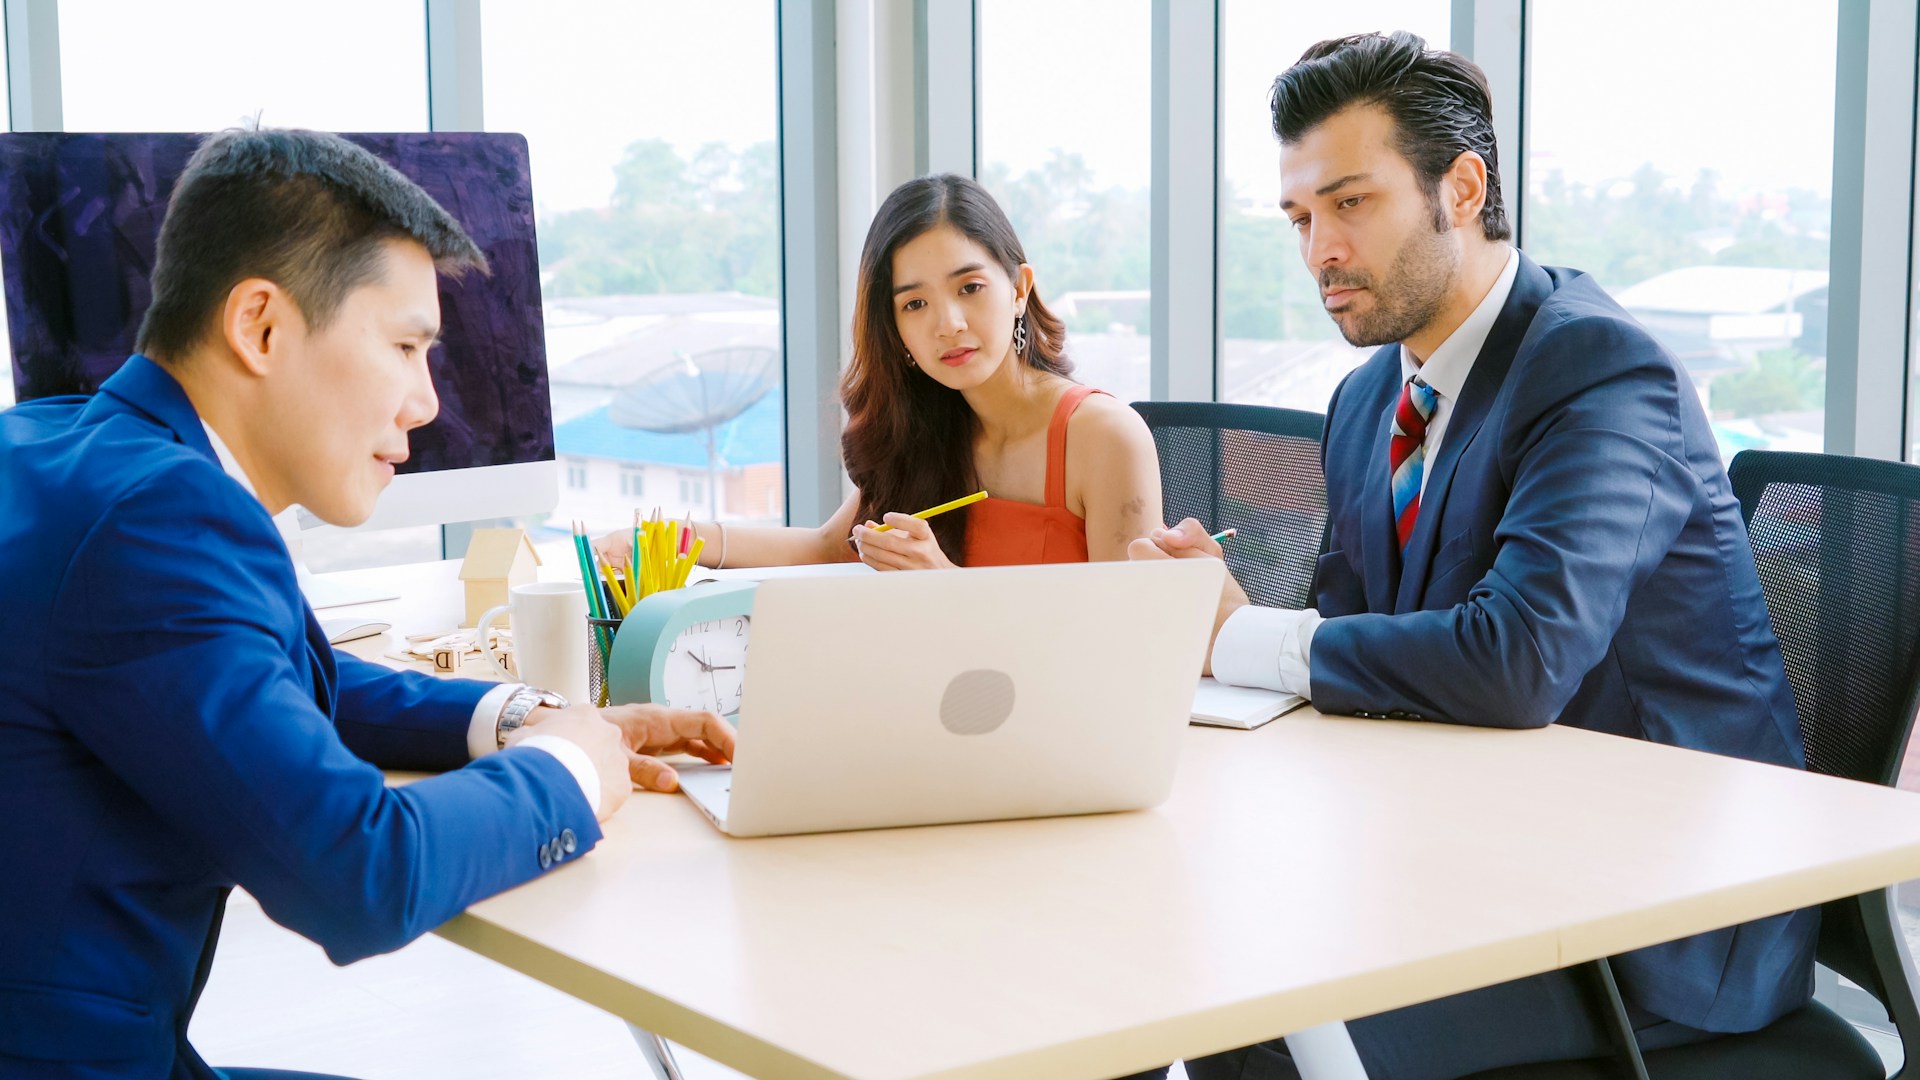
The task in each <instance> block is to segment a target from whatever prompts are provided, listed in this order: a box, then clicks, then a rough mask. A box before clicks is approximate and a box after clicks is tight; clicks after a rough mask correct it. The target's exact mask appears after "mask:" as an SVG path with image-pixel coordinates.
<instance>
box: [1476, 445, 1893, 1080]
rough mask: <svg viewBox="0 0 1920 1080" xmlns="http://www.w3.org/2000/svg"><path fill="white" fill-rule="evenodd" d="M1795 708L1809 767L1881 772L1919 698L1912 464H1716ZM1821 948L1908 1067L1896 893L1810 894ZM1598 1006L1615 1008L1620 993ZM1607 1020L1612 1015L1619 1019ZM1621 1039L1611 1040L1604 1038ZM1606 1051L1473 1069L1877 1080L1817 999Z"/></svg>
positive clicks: (1504, 1075)
mask: <svg viewBox="0 0 1920 1080" xmlns="http://www.w3.org/2000/svg"><path fill="white" fill-rule="evenodd" d="M1727 472H1728V475H1729V476H1730V477H1731V478H1732V480H1733V492H1734V495H1735V496H1736V497H1737V498H1738V499H1739V500H1740V512H1741V516H1743V517H1744V518H1746V521H1747V532H1748V535H1749V537H1750V538H1751V540H1752V543H1753V555H1754V563H1755V565H1756V566H1758V567H1759V570H1760V583H1761V586H1762V587H1763V588H1764V589H1765V590H1766V594H1767V611H1768V613H1769V614H1771V615H1772V617H1773V630H1774V633H1775V634H1776V635H1777V636H1778V637H1779V638H1780V652H1781V654H1782V655H1783V656H1784V658H1785V660H1786V666H1787V680H1788V682H1790V683H1791V684H1792V685H1793V697H1794V702H1795V704H1796V705H1797V706H1798V707H1799V712H1800V733H1801V737H1802V738H1803V739H1804V740H1805V742H1806V747H1807V768H1808V769H1811V770H1812V771H1814V772H1819V773H1826V774H1828V775H1830V776H1842V777H1846V778H1848V779H1851V780H1862V781H1866V782H1868V783H1874V784H1887V785H1892V784H1893V783H1894V782H1895V781H1896V780H1898V779H1899V776H1900V762H1901V759H1902V757H1904V756H1905V754H1906V750H1907V739H1908V736H1909V735H1910V734H1911V732H1912V730H1913V722H1914V713H1915V710H1916V709H1920V467H1916V466H1912V465H1904V464H1901V463H1899V462H1892V461H1875V460H1871V459H1866V458H1852V457H1839V456H1832V455H1826V454H1789V453H1779V452H1774V451H1759V450H1749V451H1746V452H1745V453H1742V454H1740V455H1738V456H1737V457H1735V458H1734V459H1733V465H1732V467H1731V468H1729V469H1728V470H1727ZM1820 920H1821V921H1820V944H1819V959H1820V962H1821V963H1822V964H1825V965H1826V966H1827V967H1829V968H1832V969H1833V970H1834V971H1837V972H1839V973H1840V974H1841V975H1844V976H1845V977H1846V978H1848V979H1850V980H1852V981H1853V982H1854V983H1856V984H1858V985H1859V986H1860V988H1861V989H1863V990H1865V991H1866V992H1867V993H1869V994H1871V995H1873V997H1874V998H1875V999H1877V1000H1878V1001H1879V1002H1880V1004H1881V1005H1882V1006H1883V1007H1885V1008H1886V1010H1887V1015H1888V1016H1889V1017H1891V1018H1892V1020H1893V1023H1894V1026H1895V1027H1896V1028H1897V1029H1898V1030H1899V1033H1900V1041H1901V1044H1902V1047H1903V1049H1904V1051H1905V1052H1904V1055H1903V1057H1904V1061H1903V1063H1902V1065H1901V1068H1900V1070H1899V1072H1897V1073H1895V1074H1894V1075H1895V1077H1896V1078H1899V1077H1914V1076H1920V1069H1916V1068H1914V1067H1913V1066H1912V1064H1911V1063H1912V1062H1913V1059H1914V1055H1915V1053H1916V1052H1920V1007H1916V1004H1915V993H1914V987H1915V982H1916V980H1915V976H1914V968H1913V961H1912V959H1911V958H1910V957H1909V956H1908V954H1907V947H1906V942H1905V939H1904V937H1903V936H1902V934H1901V931H1900V923H1899V919H1898V916H1897V915H1896V913H1895V911H1894V901H1893V890H1892V889H1877V890H1875V891H1873V892H1869V893H1862V894H1861V895H1859V896H1850V897H1847V898H1846V899H1843V900H1835V901H1833V902H1831V903H1828V904H1826V905H1823V906H1822V908H1821V912H1820ZM1610 1004H1611V1005H1614V1006H1617V1005H1618V994H1617V992H1616V993H1615V994H1614V995H1613V997H1612V1000H1611V1002H1610ZM1615 1030H1616V1032H1618V1030H1619V1028H1618V1027H1616V1029H1615ZM1619 1041H1620V1040H1619V1039H1618V1038H1616V1042H1619ZM1638 1056H1639V1055H1638V1054H1637V1053H1632V1052H1627V1051H1623V1052H1622V1054H1621V1055H1620V1058H1619V1059H1618V1060H1602V1061H1578V1062H1566V1063H1561V1064H1555V1065H1534V1066H1524V1067H1518V1068H1511V1069H1498V1070H1494V1071H1492V1072H1486V1073H1481V1074H1479V1075H1478V1077H1476V1078H1474V1080H1608V1078H1612V1077H1618V1076H1627V1075H1637V1076H1647V1077H1651V1078H1652V1080H1696V1078H1698V1080H1707V1078H1720V1077H1739V1078H1742V1080H1802V1078H1813V1077H1818V1078H1822V1080H1827V1078H1833V1080H1852V1078H1854V1077H1859V1078H1861V1080H1879V1078H1880V1077H1883V1076H1884V1075H1885V1069H1884V1067H1883V1066H1882V1064H1881V1062H1880V1058H1879V1056H1878V1055H1877V1054H1875V1053H1874V1051H1873V1048H1872V1047H1871V1046H1869V1045H1868V1044H1867V1042H1866V1040H1865V1039H1863V1038H1861V1036H1860V1034H1859V1032H1857V1031H1855V1030H1854V1029H1853V1026H1852V1025H1851V1024H1848V1023H1847V1022H1846V1021H1845V1020H1843V1019H1841V1018H1840V1017H1839V1016H1837V1015H1835V1014H1834V1013H1833V1012H1832V1010H1830V1009H1828V1008H1827V1007H1826V1006H1824V1005H1821V1004H1819V1003H1818V1002H1815V1003H1812V1004H1809V1005H1808V1006H1806V1007H1805V1008H1803V1009H1801V1010H1799V1011H1798V1012H1795V1013H1792V1014H1790V1015H1788V1016H1786V1017H1783V1018H1781V1019H1780V1020H1778V1021H1776V1022H1775V1023H1773V1024H1772V1025H1770V1026H1768V1027H1766V1028H1763V1029H1761V1030H1759V1031H1756V1032H1753V1033H1751V1034H1745V1035H1730V1036H1726V1037H1725V1038H1720V1039H1715V1040H1713V1041H1711V1042H1706V1043H1700V1044H1696V1045H1694V1046H1685V1047H1676V1048H1674V1049H1671V1050H1662V1051H1655V1052H1653V1053H1649V1054H1647V1055H1645V1059H1644V1067H1643V1069H1642V1071H1637V1072H1636V1071H1634V1070H1635V1069H1636V1067H1637V1066H1638V1065H1639V1063H1638V1061H1636V1060H1630V1059H1637V1058H1638Z"/></svg>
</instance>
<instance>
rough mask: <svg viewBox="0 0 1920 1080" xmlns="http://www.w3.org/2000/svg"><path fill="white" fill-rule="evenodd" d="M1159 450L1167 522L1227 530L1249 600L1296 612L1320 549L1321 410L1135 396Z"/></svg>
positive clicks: (1234, 567)
mask: <svg viewBox="0 0 1920 1080" xmlns="http://www.w3.org/2000/svg"><path fill="white" fill-rule="evenodd" d="M1133 407H1134V409H1135V410H1137V411H1138V412H1139V413H1140V415H1141V416H1142V417H1144V418H1145V419H1146V421H1147V427H1148V428H1150V429H1152V431H1153V443H1154V446H1155V448H1156V449H1157V450H1158V451H1159V454H1160V486H1161V489H1162V492H1163V495H1164V498H1165V506H1166V518H1167V523H1168V524H1173V523H1175V522H1178V521H1180V520H1182V519H1184V518H1196V519H1198V520H1199V521H1200V523H1201V524H1202V525H1205V526H1206V527H1207V529H1208V530H1209V531H1212V532H1218V531H1219V530H1221V529H1226V528H1233V529H1237V530H1239V535H1237V536H1235V537H1234V538H1233V539H1232V540H1229V541H1227V543H1226V544H1225V545H1224V549H1225V551H1226V557H1227V569H1229V570H1231V571H1233V576H1234V577H1235V578H1237V579H1238V580H1239V582H1240V585H1241V587H1242V588H1244V589H1246V590H1247V596H1248V598H1249V599H1251V600H1252V601H1253V602H1254V603H1256V604H1260V605H1263V606H1267V607H1284V608H1302V607H1306V606H1307V605H1308V604H1309V603H1311V602H1312V598H1313V572H1314V567H1315V564H1316V562H1317V561H1318V559H1319V557H1320V555H1321V553H1322V552H1324V551H1325V550H1326V540H1327V480H1326V476H1325V475H1324V474H1323V473H1321V471H1320V432H1321V431H1322V429H1323V428H1324V427H1325V425H1326V418H1325V417H1323V416H1321V415H1320V414H1319V413H1310V412H1300V411H1298V410H1295V409H1275V408H1269V407H1267V406H1264V405H1223V404H1217V403H1214V402H1187V401H1136V402H1134V403H1133Z"/></svg>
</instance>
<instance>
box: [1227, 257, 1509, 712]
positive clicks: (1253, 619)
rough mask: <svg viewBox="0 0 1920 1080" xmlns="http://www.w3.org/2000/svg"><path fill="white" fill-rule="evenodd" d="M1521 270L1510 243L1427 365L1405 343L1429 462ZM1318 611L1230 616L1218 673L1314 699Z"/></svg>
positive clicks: (1425, 472)
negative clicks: (1421, 403)
mask: <svg viewBox="0 0 1920 1080" xmlns="http://www.w3.org/2000/svg"><path fill="white" fill-rule="evenodd" d="M1519 273H1520V252H1519V250H1518V249H1516V248H1508V249H1507V265H1506V267H1505V268H1504V269H1502V270H1501V271H1500V276H1499V277H1498V278H1496V279H1495V280H1494V283H1493V287H1492V288H1491V289H1488V290H1487V295H1486V296H1484V297H1482V298H1481V299H1480V303H1479V305H1478V306H1476V307H1475V308H1474V309H1473V312H1472V313H1471V314H1469V315H1468V316H1467V317H1466V319H1465V320H1464V321H1462V322H1461V323H1460V325H1459V326H1457V327H1455V328H1454V331H1453V333H1451V334H1448V335H1447V340H1445V341H1443V342H1441V343H1440V345H1439V347H1438V348H1436V349H1434V350H1433V355H1432V356H1429V357H1427V359H1426V362H1425V363H1424V364H1423V363H1421V362H1420V361H1418V360H1415V359H1414V358H1413V356H1412V354H1410V353H1409V352H1407V350H1406V347H1405V346H1402V347H1401V349H1400V380H1401V382H1402V383H1405V382H1406V380H1408V379H1411V378H1413V377H1414V376H1415V375H1416V374H1417V375H1419V376H1420V379H1421V381H1422V382H1425V383H1426V384H1427V385H1428V386H1430V387H1432V388H1433V390H1434V393H1435V395H1436V396H1435V398H1434V402H1433V415H1432V416H1429V417H1428V418H1427V437H1426V442H1425V446H1426V456H1425V460H1426V461H1433V460H1434V459H1436V458H1437V457H1438V456H1439V454H1440V440H1441V439H1443V438H1445V436H1446V433H1447V420H1448V419H1449V418H1450V417H1451V416H1452V414H1453V403H1454V402H1455V401H1457V400H1459V397H1460V391H1461V390H1462V389H1463V388H1465V386H1466V385H1467V376H1468V374H1470V373H1471V372H1472V371H1473V362H1474V361H1475V360H1476V359H1478V358H1479V356H1480V350H1481V348H1482V347H1484V346H1485V345H1486V343H1487V335H1488V334H1490V333H1492V332H1493V324H1494V321H1495V320H1496V319H1498V318H1499V317H1500V309H1501V308H1504V307H1506V305H1507V295H1508V294H1509V293H1511V292H1513V280H1514V278H1515V277H1516V276H1518V274H1519ZM1431 472H1432V470H1430V469H1425V468H1423V469H1422V470H1421V472H1420V491H1421V492H1422V493H1423V494H1424V493H1425V492H1426V490H1427V477H1428V476H1429V475H1430V474H1431ZM1324 621H1325V620H1323V619H1322V618H1321V617H1320V613H1319V612H1318V611H1315V610H1313V609H1312V608H1307V609H1305V610H1302V611H1287V610H1284V609H1281V608H1264V607H1253V606H1251V605H1249V606H1247V607H1243V608H1241V609H1240V610H1239V611H1236V612H1234V613H1233V614H1232V615H1231V616H1230V617H1228V619H1227V621H1226V624H1225V625H1224V626H1222V627H1220V633H1219V635H1218V636H1217V637H1216V638H1215V639H1214V642H1213V677H1214V678H1216V679H1218V680H1220V681H1221V682H1223V683H1230V684H1232V685H1234V686H1258V687H1264V688H1266V689H1268V690H1280V691H1284V692H1286V693H1290V694H1299V695H1300V696H1301V697H1304V698H1312V697H1313V665H1312V662H1311V657H1312V655H1313V632H1314V631H1315V630H1317V629H1318V628H1319V626H1320V624H1321V623H1322V622H1324Z"/></svg>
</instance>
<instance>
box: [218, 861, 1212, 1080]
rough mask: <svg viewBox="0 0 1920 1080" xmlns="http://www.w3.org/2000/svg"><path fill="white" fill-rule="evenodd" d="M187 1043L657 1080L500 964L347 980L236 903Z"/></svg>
mask: <svg viewBox="0 0 1920 1080" xmlns="http://www.w3.org/2000/svg"><path fill="white" fill-rule="evenodd" d="M192 1037H193V1044H194V1046H196V1047H198V1048H199V1050H200V1053H201V1054H202V1055H204V1056H205V1057H206V1059H207V1060H208V1061H209V1062H211V1063H213V1064H214V1065H216V1066H218V1065H251V1066H273V1067H278V1068H284V1069H306V1070H311V1071H315V1072H330V1073H337V1074H339V1075H342V1076H351V1077H356V1078H359V1080H400V1078H406V1080H526V1078H530V1077H537V1078H543V1080H544V1078H549V1077H555V1078H559V1077H564V1078H566V1080H598V1078H601V1077H605V1078H608V1080H612V1078H616V1077H618V1078H620V1080H635V1078H644V1077H646V1076H648V1073H647V1068H646V1065H645V1063H644V1062H643V1061H642V1060H641V1058H640V1052H639V1050H638V1049H636V1048H635V1046H634V1043H633V1039H632V1038H631V1037H630V1036H629V1035H628V1034H627V1028H626V1025H625V1024H622V1023H621V1022H620V1021H619V1020H616V1019H614V1018H613V1017H612V1016H609V1015H608V1014H606V1013H603V1012H601V1011H600V1010H598V1009H595V1008H593V1007H592V1006H590V1005H584V1004H582V1003H580V1002H578V1001H575V1000H574V999H572V998H570V997H567V996H566V995H565V994H562V993H560V992H559V991H557V990H552V989H549V988H548V987H546V986H543V985H541V984H540V983H537V982H535V981H533V980H532V979H529V978H526V977H524V976H522V975H520V974H518V973H516V972H513V971H509V970H508V969H506V968H504V967H501V966H500V965H498V964H495V963H494V962H493V961H491V960H487V959H484V958H482V957H479V956H476V955H474V954H473V953H470V952H468V951H466V950H465V949H462V948H460V947H459V946H457V945H452V944H449V943H447V942H445V941H442V940H440V939H439V938H437V937H433V936H431V935H429V936H427V937H423V938H421V939H420V940H419V941H416V942H414V943H413V944H412V945H409V946H407V947H406V948H405V949H402V950H401V951H399V952H397V953H394V954H393V955H391V956H378V957H374V958H373V959H371V960H363V961H361V962H360V963H358V964H354V965H353V966H351V967H346V968H338V967H335V966H333V965H332V964H331V963H329V962H328V961H327V958H326V956H325V954H323V953H322V952H321V951H320V948H319V946H317V945H314V944H312V943H310V942H308V941H307V940H306V939H304V938H301V937H299V936H297V935H295V934H294V933H292V932H291V931H288V930H285V929H282V928H281V927H279V926H277V925H275V924H274V923H273V922H272V921H270V920H269V919H268V918H267V917H266V914H265V913H264V912H262V911H261V910H260V905H259V904H258V903H257V902H256V901H255V900H254V899H253V898H252V897H251V896H248V895H246V894H245V893H243V892H239V891H236V892H234V894H233V898H232V900H231V901H230V902H229V903H228V904H227V919H226V923H225V924H224V926H223V927H222V929H221V938H220V950H219V952H218V953H217V954H216V956H215V959H214V964H213V975H212V977H211V978H210V979H209V980H208V982H207V990H206V993H205V994H204V995H203V996H202V997H201V999H200V1007H199V1008H198V1009H197V1010H196V1011H195V1012H194V1022H193V1030H192ZM677 1057H678V1059H679V1061H680V1065H681V1068H682V1071H684V1072H685V1073H686V1076H687V1080H721V1078H731V1077H738V1076H739V1075H740V1074H738V1073H736V1072H734V1071H732V1070H731V1069H728V1068H726V1067H724V1066H722V1065H718V1064H715V1063H714V1062H712V1061H709V1060H707V1059H706V1058H703V1057H701V1056H700V1055H698V1054H695V1053H692V1052H691V1051H688V1050H686V1049H684V1048H679V1049H678V1050H677ZM1185 1075H1186V1074H1185V1073H1183V1072H1181V1071H1180V1070H1179V1069H1178V1068H1177V1067H1176V1069H1175V1070H1174V1074H1173V1077H1174V1080H1184V1078H1185Z"/></svg>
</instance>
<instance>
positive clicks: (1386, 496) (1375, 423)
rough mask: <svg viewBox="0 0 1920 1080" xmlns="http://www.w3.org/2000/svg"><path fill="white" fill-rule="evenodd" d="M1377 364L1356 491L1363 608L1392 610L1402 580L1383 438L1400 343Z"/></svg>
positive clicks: (1394, 396)
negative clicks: (1362, 472)
mask: <svg viewBox="0 0 1920 1080" xmlns="http://www.w3.org/2000/svg"><path fill="white" fill-rule="evenodd" d="M1381 351H1382V353H1385V352H1387V350H1385V349H1383V350H1381ZM1381 364H1382V369H1383V374H1382V378H1381V382H1382V385H1381V386H1379V387H1375V388H1374V395H1375V396H1374V400H1373V402H1372V403H1371V404H1370V405H1368V406H1365V407H1366V408H1367V409H1368V413H1367V415H1369V416H1371V418H1372V424H1371V434H1370V435H1369V436H1368V439H1367V445H1368V447H1369V448H1370V449H1369V452H1368V454H1367V472H1366V481H1365V483H1363V484H1362V485H1361V492H1360V536H1361V540H1360V548H1361V569H1362V571H1363V573H1362V574H1361V577H1362V579H1363V580H1364V582H1365V584H1366V590H1367V610H1368V611H1377V612H1381V613H1383V614H1384V613H1386V612H1390V611H1392V610H1393V596H1394V592H1395V590H1396V589H1397V588H1398V586H1399V582H1400V537H1399V535H1398V534H1397V533H1396V532H1395V531H1394V527H1393V493H1392V491H1391V481H1392V479H1393V476H1392V470H1391V469H1389V468H1388V467H1387V440H1388V437H1389V436H1390V435H1391V434H1392V430H1391V429H1392V425H1393V407H1394V405H1395V404H1396V403H1397V402H1398V397H1399V392H1400V380H1399V374H1400V349H1399V346H1393V347H1392V355H1391V356H1388V357H1383V358H1382V360H1381Z"/></svg>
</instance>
